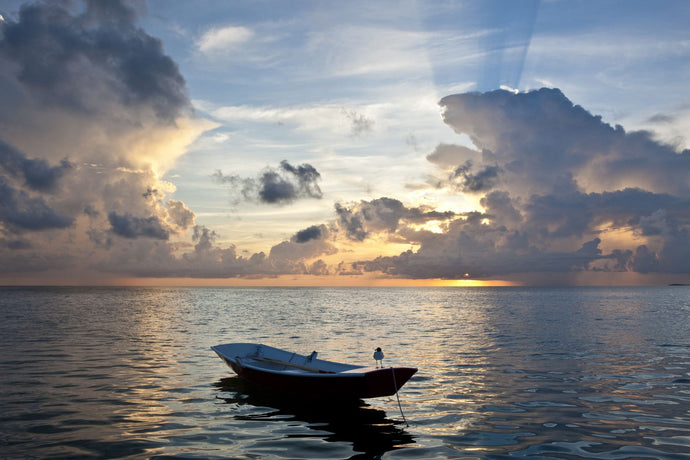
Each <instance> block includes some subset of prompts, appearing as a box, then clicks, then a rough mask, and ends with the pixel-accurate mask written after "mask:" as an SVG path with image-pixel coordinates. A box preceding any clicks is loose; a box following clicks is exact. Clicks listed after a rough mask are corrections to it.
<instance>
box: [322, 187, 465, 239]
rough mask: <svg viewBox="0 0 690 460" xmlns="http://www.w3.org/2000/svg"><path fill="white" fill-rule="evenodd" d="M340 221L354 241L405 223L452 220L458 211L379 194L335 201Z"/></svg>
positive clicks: (338, 222)
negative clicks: (410, 204)
mask: <svg viewBox="0 0 690 460" xmlns="http://www.w3.org/2000/svg"><path fill="white" fill-rule="evenodd" d="M335 213H336V217H337V225H338V227H339V228H340V229H342V230H343V231H344V232H345V236H346V238H347V239H349V240H351V241H364V240H365V239H366V238H368V237H369V236H370V235H371V234H379V233H384V232H385V233H390V234H392V233H395V232H396V231H397V230H398V229H399V227H400V226H401V224H404V225H405V226H408V225H419V224H423V223H426V222H429V221H437V220H450V219H452V218H454V217H456V215H455V213H453V212H450V211H446V212H438V211H434V210H432V209H429V208H425V207H412V208H408V207H406V206H405V205H404V204H403V203H402V202H401V201H400V200H397V199H394V198H387V197H383V198H377V199H375V200H371V201H360V202H359V203H354V204H351V205H345V204H341V203H336V204H335Z"/></svg>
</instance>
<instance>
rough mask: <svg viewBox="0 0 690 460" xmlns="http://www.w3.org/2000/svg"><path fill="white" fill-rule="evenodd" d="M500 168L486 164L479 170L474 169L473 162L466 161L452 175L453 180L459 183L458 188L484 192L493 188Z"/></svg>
mask: <svg viewBox="0 0 690 460" xmlns="http://www.w3.org/2000/svg"><path fill="white" fill-rule="evenodd" d="M499 173H500V168H498V167H497V166H484V167H483V168H481V169H480V170H479V171H477V172H473V171H472V162H471V161H466V162H465V163H464V164H463V165H462V166H458V167H457V168H456V169H455V171H454V172H453V175H452V176H451V177H450V181H451V182H457V183H458V189H459V190H461V191H463V192H482V191H486V190H490V189H491V188H493V186H494V184H495V183H496V181H497V179H498V175H499Z"/></svg>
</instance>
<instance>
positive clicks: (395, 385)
mask: <svg viewBox="0 0 690 460" xmlns="http://www.w3.org/2000/svg"><path fill="white" fill-rule="evenodd" d="M391 371H393V387H394V388H395V397H396V398H397V399H398V409H400V415H402V419H403V422H405V425H406V426H410V424H409V423H407V419H406V418H405V413H404V412H403V410H402V405H400V395H399V394H398V383H397V382H396V381H395V368H394V367H391Z"/></svg>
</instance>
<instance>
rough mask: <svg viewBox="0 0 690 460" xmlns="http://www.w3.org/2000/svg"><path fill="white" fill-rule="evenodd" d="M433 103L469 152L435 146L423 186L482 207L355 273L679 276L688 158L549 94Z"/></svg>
mask: <svg viewBox="0 0 690 460" xmlns="http://www.w3.org/2000/svg"><path fill="white" fill-rule="evenodd" d="M440 104H441V106H442V107H443V109H444V114H443V119H444V121H445V122H446V123H447V124H448V125H449V126H450V127H451V128H452V129H453V130H455V131H456V132H457V133H458V134H466V135H467V136H469V138H470V139H471V141H472V143H473V144H474V147H475V148H470V147H466V146H460V145H448V144H441V145H439V146H438V147H437V148H436V150H435V151H434V152H432V153H430V154H429V155H428V157H427V159H428V160H429V161H430V162H432V163H434V164H435V165H436V166H437V167H438V172H437V174H436V175H435V177H434V178H433V179H432V180H430V185H432V186H434V187H436V188H443V189H446V190H447V191H448V193H458V194H460V193H463V194H475V195H477V196H478V197H479V198H480V203H481V206H482V208H483V209H477V211H476V213H475V214H474V215H465V216H462V217H460V218H458V219H455V220H453V222H452V223H451V224H450V225H449V226H448V228H447V231H445V232H444V233H442V234H437V233H431V232H426V233H423V232H422V233H419V232H418V233H417V239H416V241H415V242H416V243H417V244H418V245H419V249H418V250H410V251H407V252H405V253H403V254H400V255H398V256H393V257H379V258H377V259H375V260H370V261H364V262H362V263H360V264H358V265H359V266H360V267H361V268H363V269H365V270H372V271H381V272H384V273H389V274H392V275H396V276H405V277H419V278H435V277H440V278H462V277H468V276H469V277H505V276H507V275H511V274H520V273H532V272H537V273H562V274H568V273H577V272H582V271H600V272H604V271H609V272H611V271H616V272H621V271H635V272H640V273H650V272H658V273H690V249H689V248H690V238H689V229H690V152H688V151H682V152H678V151H676V150H675V149H674V148H673V147H672V146H669V145H664V144H661V143H659V142H657V141H655V140H654V139H653V138H652V135H651V134H650V133H647V132H626V131H625V130H624V128H622V127H621V126H610V125H609V124H607V123H605V122H603V121H602V119H601V117H599V116H595V115H592V114H590V113H589V112H587V111H586V110H585V109H584V108H582V107H580V106H577V105H574V104H573V103H572V102H571V101H569V100H568V99H567V98H566V97H565V95H563V94H562V93H561V92H560V91H559V90H557V89H541V90H538V91H532V92H528V93H519V94H515V93H512V92H508V91H501V90H499V91H492V92H488V93H468V94H458V95H453V96H448V97H445V98H443V99H442V100H441V102H440ZM351 222H352V221H351ZM349 228H351V231H352V232H353V234H357V235H360V236H363V235H364V234H363V233H362V232H361V231H360V232H357V226H356V225H350V227H349ZM398 232H399V230H398Z"/></svg>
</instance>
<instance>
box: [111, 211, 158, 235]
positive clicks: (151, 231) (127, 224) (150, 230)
mask: <svg viewBox="0 0 690 460" xmlns="http://www.w3.org/2000/svg"><path fill="white" fill-rule="evenodd" d="M108 221H110V225H111V226H112V231H113V233H115V234H116V235H118V236H122V237H124V238H138V237H140V236H144V237H147V238H155V239H159V240H167V239H168V238H169V237H170V231H169V230H168V229H166V228H165V227H164V225H163V223H162V222H161V221H160V219H159V218H158V217H157V216H150V217H135V216H132V215H131V214H123V215H120V214H117V213H116V212H111V213H110V214H108Z"/></svg>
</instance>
